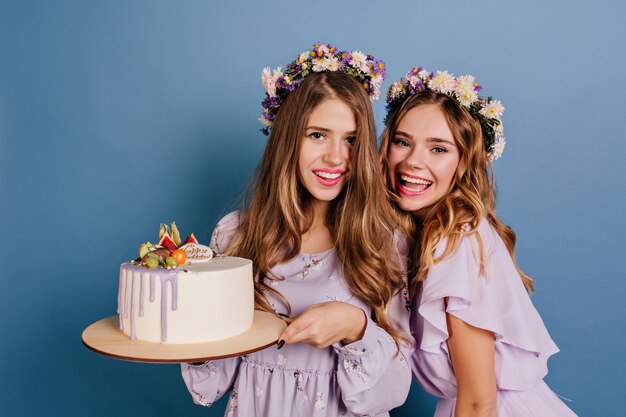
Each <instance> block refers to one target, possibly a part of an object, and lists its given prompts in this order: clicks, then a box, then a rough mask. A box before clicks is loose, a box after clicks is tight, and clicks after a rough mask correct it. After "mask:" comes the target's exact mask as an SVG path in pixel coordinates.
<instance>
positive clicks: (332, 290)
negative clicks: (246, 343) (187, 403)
mask: <svg viewBox="0 0 626 417" xmlns="http://www.w3.org/2000/svg"><path fill="white" fill-rule="evenodd" d="M238 225H239V214H238V212H234V213H231V214H229V215H227V216H226V217H224V218H223V219H222V220H221V221H220V222H219V223H218V225H217V227H216V229H215V231H214V232H213V238H212V239H211V241H212V243H211V244H212V246H213V247H214V248H215V249H216V250H217V251H218V252H220V251H223V250H224V248H225V247H226V246H227V245H228V242H229V241H230V238H231V237H232V234H233V233H234V231H235V230H236V229H237V227H238ZM273 272H274V274H276V275H277V276H281V277H284V280H281V281H272V285H273V286H274V288H275V289H276V290H278V291H279V292H280V293H281V294H282V295H283V296H285V297H286V298H287V299H288V300H289V302H290V303H291V308H292V312H291V316H292V317H295V316H297V315H299V314H300V313H302V312H303V311H304V310H305V309H306V308H307V307H309V306H310V305H312V304H317V303H323V302H327V301H343V302H346V303H350V304H352V305H354V306H357V307H359V308H362V309H363V310H364V311H365V312H366V313H368V314H367V315H368V317H369V313H370V308H369V307H368V306H367V305H366V304H365V303H363V301H361V300H360V299H358V298H357V297H356V296H354V295H353V294H352V293H351V292H350V290H349V289H348V287H347V286H346V283H345V281H344V275H343V272H342V265H341V262H340V260H339V258H338V256H337V253H336V251H335V250H334V249H331V250H328V251H325V252H321V253H315V254H308V253H301V254H300V255H299V256H297V257H296V258H295V259H292V260H290V261H288V262H286V263H284V264H281V265H278V266H276V267H275V268H274V269H273ZM268 298H269V301H270V303H271V305H272V307H273V308H274V309H275V311H276V312H277V313H283V314H286V313H287V309H286V306H285V305H284V304H283V303H282V302H281V301H279V300H278V299H277V298H275V297H273V296H271V295H270V296H269V297H268ZM389 314H390V316H391V318H392V321H393V323H394V325H395V326H396V328H398V329H400V330H403V331H405V332H406V333H407V334H408V333H409V328H408V322H409V312H408V309H407V299H406V291H401V292H400V293H398V294H396V296H395V297H394V299H393V301H392V303H391V305H390V311H389ZM411 351H412V348H411V347H406V346H403V349H401V351H400V353H399V354H398V355H396V345H395V343H394V341H393V339H392V338H391V337H390V336H389V335H388V334H387V333H386V332H385V331H384V330H382V329H381V328H379V327H378V326H377V325H376V324H375V323H374V322H373V321H372V320H371V319H370V318H368V322H367V327H366V329H365V334H364V335H363V338H362V339H361V340H359V341H357V342H354V343H351V344H349V345H345V346H343V345H341V344H340V343H336V344H335V345H333V346H330V347H328V348H325V349H317V348H314V347H312V346H310V345H308V344H303V343H298V344H293V345H285V346H284V347H283V348H282V349H280V350H278V349H276V347H269V348H267V349H265V350H262V351H259V352H255V353H251V354H249V355H245V356H242V357H239V358H233V359H224V360H216V361H209V362H207V363H205V364H203V365H189V364H186V363H183V364H181V367H182V375H183V379H184V381H185V384H186V385H187V388H188V389H189V392H190V393H191V396H192V398H193V401H194V402H195V403H196V404H200V405H205V406H209V405H211V403H213V402H214V401H216V400H217V399H218V398H220V397H221V396H222V395H224V394H225V393H226V392H227V391H228V390H232V392H231V395H230V399H229V401H228V405H227V408H226V413H225V415H226V416H246V417H251V416H271V417H278V416H302V417H305V416H346V417H347V416H362V415H367V416H388V411H389V410H390V409H392V408H395V407H398V406H400V405H401V404H402V403H404V401H405V399H406V396H407V394H408V391H409V387H410V383H411V369H410V363H409V362H408V361H409V358H410V354H411Z"/></svg>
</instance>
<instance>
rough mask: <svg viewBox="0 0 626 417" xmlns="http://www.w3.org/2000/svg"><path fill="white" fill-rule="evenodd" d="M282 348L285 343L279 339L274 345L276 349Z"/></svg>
mask: <svg viewBox="0 0 626 417" xmlns="http://www.w3.org/2000/svg"><path fill="white" fill-rule="evenodd" d="M283 346H285V341H284V340H283V339H280V340H279V341H278V343H277V344H276V349H280V348H281V347H283Z"/></svg>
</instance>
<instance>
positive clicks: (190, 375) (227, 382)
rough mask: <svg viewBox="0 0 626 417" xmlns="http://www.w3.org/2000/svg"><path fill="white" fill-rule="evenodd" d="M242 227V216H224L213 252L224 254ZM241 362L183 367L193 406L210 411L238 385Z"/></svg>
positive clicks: (231, 360) (216, 231) (213, 239)
mask: <svg viewBox="0 0 626 417" xmlns="http://www.w3.org/2000/svg"><path fill="white" fill-rule="evenodd" d="M238 226H239V212H237V211H234V212H232V213H229V214H227V215H226V216H224V217H223V218H222V219H221V220H220V221H219V222H218V223H217V226H215V229H213V233H212V236H211V243H210V247H211V249H213V250H214V251H215V252H216V253H218V254H221V253H223V251H224V250H225V249H226V247H227V246H228V243H229V242H230V239H231V238H232V236H233V234H234V233H235V231H236V230H237V227H238ZM240 362H241V359H240V358H229V359H221V360H216V361H207V362H205V363H204V364H201V365H192V364H188V363H181V364H180V366H181V373H182V376H183V381H185V385H186V386H187V389H188V390H189V393H190V394H191V397H192V399H193V402H194V403H196V404H198V405H203V406H206V407H209V406H211V404H213V403H214V402H215V401H217V400H218V399H220V398H221V397H222V395H224V393H226V392H227V391H228V390H230V389H231V388H232V386H233V384H234V383H235V379H236V377H237V373H238V370H239V364H240Z"/></svg>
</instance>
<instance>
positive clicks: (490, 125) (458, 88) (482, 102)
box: [385, 67, 505, 161]
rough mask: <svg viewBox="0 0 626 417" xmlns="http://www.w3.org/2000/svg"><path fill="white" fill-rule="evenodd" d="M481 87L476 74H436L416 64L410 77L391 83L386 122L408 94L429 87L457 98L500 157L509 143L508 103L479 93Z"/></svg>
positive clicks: (492, 152) (488, 148)
mask: <svg viewBox="0 0 626 417" xmlns="http://www.w3.org/2000/svg"><path fill="white" fill-rule="evenodd" d="M481 89H482V87H481V86H480V85H478V84H477V83H475V82H474V77H473V76H472V75H462V76H460V77H458V78H455V77H454V75H452V74H449V73H448V71H437V73H436V74H435V73H432V72H428V71H427V70H425V69H424V68H423V67H415V68H413V69H411V70H410V71H409V72H408V73H407V74H406V77H404V78H401V79H399V80H397V81H396V82H394V83H393V84H392V85H391V87H389V91H388V92H387V99H386V101H387V117H385V124H387V122H388V121H389V115H390V114H391V113H392V112H393V111H395V110H396V109H398V108H399V107H400V105H402V103H403V102H404V100H405V99H407V98H408V97H410V96H412V95H414V94H418V93H421V92H422V91H425V90H433V91H437V92H439V93H443V94H445V95H447V96H448V97H451V98H453V99H454V100H456V101H457V102H458V103H459V104H460V105H461V106H462V107H464V108H465V109H466V110H467V111H468V112H469V113H470V114H471V115H472V117H474V119H476V120H478V122H479V123H480V127H481V129H482V132H483V139H484V140H485V150H486V151H487V153H488V154H489V158H490V159H491V160H492V161H493V160H496V159H498V158H500V156H502V152H503V151H504V145H505V141H504V128H503V126H502V119H501V117H502V113H503V112H504V106H503V105H502V103H501V102H500V101H499V100H493V99H492V98H491V97H488V98H486V99H484V98H481V97H479V96H478V92H479V91H480V90H481Z"/></svg>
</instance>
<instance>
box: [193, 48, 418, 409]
mask: <svg viewBox="0 0 626 417" xmlns="http://www.w3.org/2000/svg"><path fill="white" fill-rule="evenodd" d="M383 77H384V64H383V63H382V61H377V60H374V58H373V57H371V56H367V55H364V54H362V53H360V52H339V51H337V50H336V49H335V48H334V47H332V46H331V45H323V44H322V45H321V44H317V45H315V47H314V48H313V50H312V51H310V52H309V51H307V52H304V53H302V54H300V56H299V57H298V59H296V60H295V61H294V62H293V63H291V64H290V65H289V66H288V67H287V69H286V71H285V72H282V71H281V70H280V69H277V70H274V71H273V72H270V71H269V70H265V71H264V74H263V81H264V85H265V88H266V91H267V94H266V98H265V101H264V102H263V108H264V111H263V115H262V121H264V122H265V124H266V125H267V127H266V128H265V129H264V132H265V133H268V134H269V139H268V142H267V145H266V148H265V152H264V154H263V157H262V160H261V162H260V165H259V167H258V170H257V174H256V177H255V178H254V180H253V182H252V184H251V193H250V194H251V198H250V199H249V202H247V203H245V204H244V208H243V209H242V210H241V211H239V212H234V213H231V214H229V215H227V216H226V217H224V218H223V219H222V220H221V221H220V222H219V223H218V225H217V227H216V229H215V231H214V233H213V239H212V245H213V247H214V248H215V249H216V250H217V251H218V252H219V253H223V254H226V255H232V256H240V257H244V258H249V259H252V261H253V268H254V273H255V300H256V305H257V308H259V309H262V310H265V311H270V312H275V313H277V314H279V315H281V316H284V317H289V318H287V319H286V320H287V321H288V323H290V324H289V326H288V327H287V328H286V329H285V331H284V332H283V334H282V335H281V337H280V340H279V342H278V345H277V347H276V348H268V349H265V350H263V351H260V352H256V353H252V354H249V355H246V356H242V357H241V358H236V359H227V360H219V361H209V362H206V363H202V364H182V374H183V379H184V381H185V383H186V385H187V388H188V389H189V391H190V393H191V395H192V397H193V400H194V402H196V403H197V404H203V405H210V404H211V403H212V402H214V401H215V400H216V399H218V398H219V397H220V396H221V395H223V394H224V393H225V392H226V391H228V390H229V389H232V393H231V396H230V400H229V402H228V406H227V410H226V415H229V416H237V415H240V416H313V415H325V416H340V415H341V416H356V415H371V416H387V415H388V411H389V410H390V409H392V408H394V407H397V406H399V405H401V404H402V403H403V402H404V401H405V399H406V396H407V394H408V390H409V386H410V383H411V371H410V365H409V362H408V360H409V357H410V353H411V350H412V344H411V343H410V342H411V341H410V340H409V336H408V321H409V315H408V310H407V308H406V302H407V300H408V299H406V297H405V295H406V274H405V271H403V270H402V265H404V261H403V260H402V259H400V255H399V254H398V251H397V250H396V248H395V246H394V242H396V243H401V242H400V241H399V239H397V238H395V236H394V228H395V225H394V224H392V223H390V222H389V219H392V218H393V216H391V212H392V208H391V206H390V205H389V202H388V201H387V199H386V195H385V192H384V187H383V185H384V182H383V179H382V176H381V175H380V174H379V166H378V160H377V149H376V130H375V126H374V118H373V113H372V108H371V104H370V97H376V96H378V94H379V88H380V83H381V82H382V79H383ZM270 127H271V132H270ZM394 239H395V240H394ZM403 330H404V331H405V332H403Z"/></svg>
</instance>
